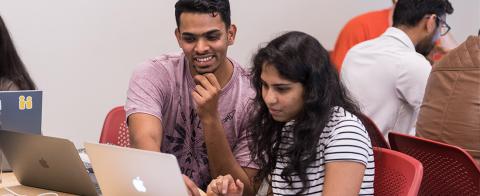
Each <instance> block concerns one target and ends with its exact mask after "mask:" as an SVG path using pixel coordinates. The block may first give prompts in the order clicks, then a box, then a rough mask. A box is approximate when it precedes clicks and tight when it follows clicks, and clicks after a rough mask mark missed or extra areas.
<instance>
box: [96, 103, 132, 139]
mask: <svg viewBox="0 0 480 196" xmlns="http://www.w3.org/2000/svg"><path fill="white" fill-rule="evenodd" d="M125 115H126V114H125V110H124V109H123V106H118V107H115V108H113V109H112V110H110V112H108V114H107V117H106V118H105V121H104V122H103V128H102V134H101V135H100V143H104V144H114V145H117V146H123V147H130V135H129V133H128V127H127V121H126V116H125Z"/></svg>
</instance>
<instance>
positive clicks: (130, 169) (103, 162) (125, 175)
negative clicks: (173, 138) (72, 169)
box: [85, 142, 188, 196]
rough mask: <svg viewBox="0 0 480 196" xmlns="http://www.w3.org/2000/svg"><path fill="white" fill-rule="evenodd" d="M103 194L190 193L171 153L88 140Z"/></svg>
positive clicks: (93, 165) (88, 149)
mask: <svg viewBox="0 0 480 196" xmlns="http://www.w3.org/2000/svg"><path fill="white" fill-rule="evenodd" d="M85 149H86V150H87V154H88V157H89V159H90V161H91V164H92V167H93V171H94V172H95V176H96V178H97V181H98V183H99V186H100V189H101V190H102V193H103V194H104V195H176V196H182V195H188V193H187V189H186V187H185V183H184V182H183V178H182V175H181V172H180V168H179V166H178V162H177V159H176V158H175V156H173V155H171V154H165V153H160V152H152V151H145V150H139V149H133V148H125V147H119V146H113V145H108V144H96V143H88V142H87V143H85Z"/></svg>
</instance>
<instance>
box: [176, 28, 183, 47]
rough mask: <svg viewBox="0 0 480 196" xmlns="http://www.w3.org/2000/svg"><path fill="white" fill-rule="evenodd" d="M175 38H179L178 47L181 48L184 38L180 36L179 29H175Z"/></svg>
mask: <svg viewBox="0 0 480 196" xmlns="http://www.w3.org/2000/svg"><path fill="white" fill-rule="evenodd" d="M175 37H176V38H177V43H178V46H180V47H181V44H180V43H181V41H182V37H181V36H180V30H178V28H175Z"/></svg>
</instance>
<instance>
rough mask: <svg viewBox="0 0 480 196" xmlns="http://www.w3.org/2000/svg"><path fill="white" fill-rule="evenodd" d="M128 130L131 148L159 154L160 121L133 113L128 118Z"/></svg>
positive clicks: (160, 141)
mask: <svg viewBox="0 0 480 196" xmlns="http://www.w3.org/2000/svg"><path fill="white" fill-rule="evenodd" d="M128 129H129V132H130V144H131V147H133V148H138V149H142V150H150V151H156V152H160V146H161V145H162V135H163V130H162V123H161V121H160V119H158V118H157V117H155V116H153V115H150V114H146V113H134V114H131V115H130V116H128Z"/></svg>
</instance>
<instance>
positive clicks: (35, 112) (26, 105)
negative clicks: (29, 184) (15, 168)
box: [0, 90, 42, 171]
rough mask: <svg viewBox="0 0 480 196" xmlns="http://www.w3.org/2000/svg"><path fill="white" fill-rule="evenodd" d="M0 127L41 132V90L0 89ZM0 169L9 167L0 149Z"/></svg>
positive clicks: (35, 132)
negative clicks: (0, 163) (1, 161)
mask: <svg viewBox="0 0 480 196" xmlns="http://www.w3.org/2000/svg"><path fill="white" fill-rule="evenodd" d="M0 129H6V130H16V131H21V132H26V133H33V134H41V129H42V91H38V90H26V91H0ZM0 154H1V156H2V157H1V158H2V160H3V163H2V166H1V169H2V170H3V171H11V168H10V166H9V164H8V162H7V161H5V157H4V155H3V153H2V150H1V149H0Z"/></svg>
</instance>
